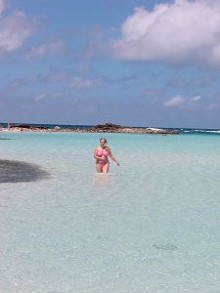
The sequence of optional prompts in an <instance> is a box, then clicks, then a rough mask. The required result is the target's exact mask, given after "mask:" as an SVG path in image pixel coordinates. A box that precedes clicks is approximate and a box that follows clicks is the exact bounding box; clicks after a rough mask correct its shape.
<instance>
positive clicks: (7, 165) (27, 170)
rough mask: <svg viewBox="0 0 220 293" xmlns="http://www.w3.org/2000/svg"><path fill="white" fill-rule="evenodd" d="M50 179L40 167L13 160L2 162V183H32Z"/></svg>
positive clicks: (0, 180) (0, 168)
mask: <svg viewBox="0 0 220 293" xmlns="http://www.w3.org/2000/svg"><path fill="white" fill-rule="evenodd" d="M46 178H49V173H48V172H46V171H44V170H42V169H41V168H40V167H39V166H37V165H34V164H30V163H26V162H20V161H11V160H0V183H17V182H32V181H37V180H42V179H46Z"/></svg>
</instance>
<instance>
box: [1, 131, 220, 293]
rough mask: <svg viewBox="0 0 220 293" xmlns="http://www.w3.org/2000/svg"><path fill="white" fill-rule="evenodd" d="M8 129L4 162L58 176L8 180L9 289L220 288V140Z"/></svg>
mask: <svg viewBox="0 0 220 293" xmlns="http://www.w3.org/2000/svg"><path fill="white" fill-rule="evenodd" d="M100 136H101V135H98V134H83V133H80V134H73V133H69V134H68V133H52V134H48V133H26V134H25V133H3V134H1V135H0V137H2V138H10V139H11V140H0V146H1V159H10V160H20V161H25V162H28V163H33V164H38V165H39V166H40V167H41V168H42V169H43V170H45V171H47V172H49V173H50V177H49V178H46V179H43V180H39V181H35V182H21V183H2V184H0V190H1V197H0V235H1V246H0V287H1V292H7V293H14V292H15V293H17V292H19V293H20V292H22V293H32V292H34V293H35V292H36V293H38V292H39V293H41V292H42V293H46V292H47V293H52V292H53V293H54V292H56V293H67V292H68V293H72V292H74V293H75V292H76V293H78V292H79V293H81V292H83V293H85V292H86V293H87V292H89V293H90V292H91V293H93V292H94V293H99V292H100V293H107V292H109V293H110V292H111V293H116V292H117V293H119V292H120V293H125V292H126V293H127V292H132V293H133V292H137V293H142V292H146V293H148V292H149V293H151V292H152V293H165V292H166V293H174V292H178V293H179V292H180V293H182V292H187V293H189V292H190V293H191V292H192V293H197V292H198V293H201V292H202V293H215V292H216V293H217V292H218V293H219V292H220V253H219V252H220V232H219V226H220V213H219V208H220V199H219V190H220V179H219V178H220V167H219V166H220V165H219V162H220V148H219V145H220V136H218V135H177V136H161V135H135V134H134V135H129V134H120V135H119V134H107V135H105V137H106V138H107V139H108V141H109V145H110V147H111V148H112V150H113V153H114V154H115V156H116V157H117V158H118V160H119V162H120V163H121V166H120V167H117V166H116V165H114V163H112V164H111V168H110V174H109V175H98V174H96V173H95V166H94V160H93V150H94V148H95V146H96V145H97V143H98V139H99V138H100Z"/></svg>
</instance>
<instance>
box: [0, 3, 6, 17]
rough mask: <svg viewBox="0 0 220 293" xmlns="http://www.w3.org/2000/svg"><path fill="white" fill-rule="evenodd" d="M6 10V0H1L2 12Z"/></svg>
mask: <svg viewBox="0 0 220 293" xmlns="http://www.w3.org/2000/svg"><path fill="white" fill-rule="evenodd" d="M4 10H5V1H3V0H0V14H2V12H3V11H4Z"/></svg>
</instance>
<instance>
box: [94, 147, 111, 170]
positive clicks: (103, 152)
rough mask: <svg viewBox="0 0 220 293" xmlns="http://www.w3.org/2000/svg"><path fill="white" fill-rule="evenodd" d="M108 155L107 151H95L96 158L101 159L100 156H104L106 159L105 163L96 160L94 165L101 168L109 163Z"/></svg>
mask: <svg viewBox="0 0 220 293" xmlns="http://www.w3.org/2000/svg"><path fill="white" fill-rule="evenodd" d="M108 155H109V152H108V149H100V148H99V149H98V150H97V151H96V156H98V157H102V156H105V157H106V161H103V160H97V161H96V163H97V164H100V165H102V166H104V165H105V164H107V163H109V161H108Z"/></svg>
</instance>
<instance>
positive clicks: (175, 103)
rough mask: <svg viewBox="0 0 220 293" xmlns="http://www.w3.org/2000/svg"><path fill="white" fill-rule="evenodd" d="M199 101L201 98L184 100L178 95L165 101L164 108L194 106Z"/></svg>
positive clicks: (195, 97)
mask: <svg viewBox="0 0 220 293" xmlns="http://www.w3.org/2000/svg"><path fill="white" fill-rule="evenodd" d="M201 99H202V97H201V96H194V97H191V98H184V97H182V96H180V95H178V96H175V97H173V98H171V99H169V100H168V101H166V102H165V103H164V106H166V107H180V106H182V105H192V103H193V104H195V103H197V102H198V101H200V100H201Z"/></svg>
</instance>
